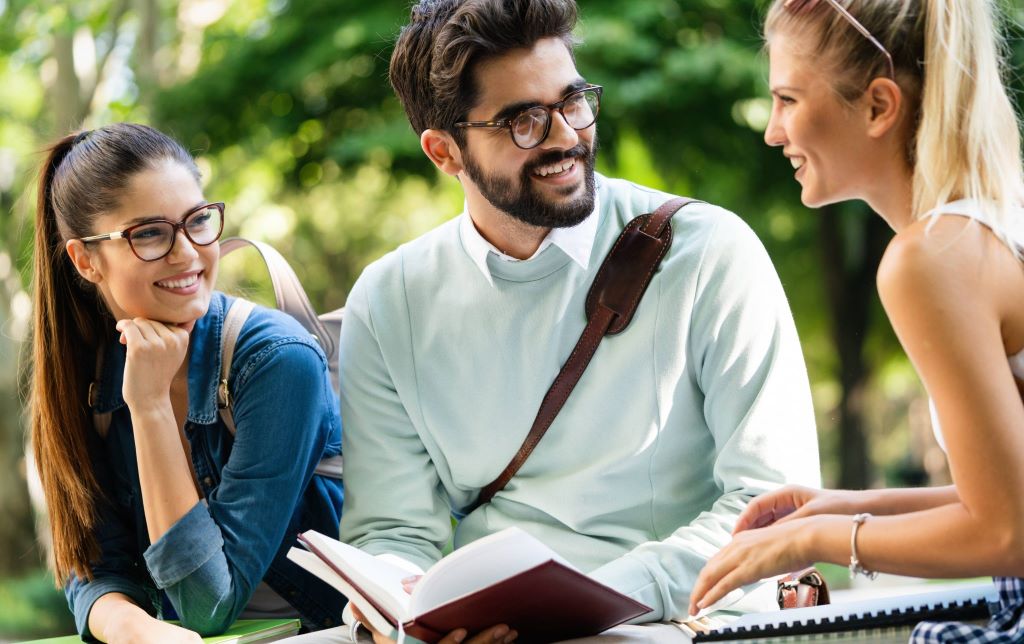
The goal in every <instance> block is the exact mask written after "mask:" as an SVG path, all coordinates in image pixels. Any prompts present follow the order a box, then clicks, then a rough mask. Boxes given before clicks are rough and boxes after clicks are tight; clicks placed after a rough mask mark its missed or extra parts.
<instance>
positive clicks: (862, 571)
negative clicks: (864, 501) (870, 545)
mask: <svg viewBox="0 0 1024 644" xmlns="http://www.w3.org/2000/svg"><path fill="white" fill-rule="evenodd" d="M870 516H871V515H870V514H869V513H867V512H862V513H861V514H857V515H854V517H853V529H852V530H850V579H853V578H854V577H856V576H857V575H864V576H865V577H867V578H868V579H874V578H875V577H877V576H878V573H877V572H876V571H873V570H868V569H867V568H865V567H864V566H862V565H860V558H859V557H858V556H857V529H858V528H860V526H861V524H862V523H864V522H865V521H867V520H868V517H870Z"/></svg>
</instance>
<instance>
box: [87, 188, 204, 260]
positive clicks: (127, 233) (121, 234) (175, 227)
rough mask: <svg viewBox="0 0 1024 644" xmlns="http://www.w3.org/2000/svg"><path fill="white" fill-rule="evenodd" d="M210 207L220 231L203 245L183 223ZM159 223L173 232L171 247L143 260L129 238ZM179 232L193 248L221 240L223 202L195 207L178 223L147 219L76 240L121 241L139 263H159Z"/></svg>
mask: <svg viewBox="0 0 1024 644" xmlns="http://www.w3.org/2000/svg"><path fill="white" fill-rule="evenodd" d="M211 206H212V207H214V208H216V209H217V210H218V211H219V212H220V230H218V231H217V236H216V237H214V238H213V239H212V240H210V241H208V242H206V243H205V244H201V243H199V242H197V241H196V240H194V239H192V235H190V234H189V233H188V229H187V228H186V227H185V222H186V221H187V220H188V218H189V217H191V216H192V215H194V214H196V213H197V212H199V211H201V210H204V209H206V208H209V207H211ZM160 223H163V224H170V226H171V229H172V231H173V232H172V234H171V245H170V246H168V247H167V251H166V252H165V253H164V254H163V255H161V256H160V257H154V258H153V259H144V258H142V257H141V256H140V255H139V253H138V251H136V250H135V245H134V244H132V237H131V234H132V231H133V230H135V229H137V228H142V227H143V226H152V225H153V224H160ZM179 230H180V231H181V232H182V233H184V234H185V239H187V240H188V241H189V242H190V243H191V244H192V245H193V246H209V245H210V244H212V243H214V242H216V241H217V240H219V239H220V238H221V235H223V234H224V202H223V201H212V202H210V203H204V204H201V205H199V206H196V207H195V208H192V209H191V210H189V211H188V212H186V213H185V214H184V215H182V216H181V219H180V220H179V221H178V223H174V222H173V221H170V220H168V219H161V218H156V219H147V220H146V221H142V222H139V223H137V224H135V225H133V226H128V227H127V228H125V229H124V230H115V231H114V232H112V233H103V234H101V235H91V236H89V237H80V238H79V239H78V241H80V242H82V243H83V244H88V243H90V242H98V241H108V240H111V239H123V240H125V241H126V242H128V248H129V249H131V251H132V254H133V255H135V256H136V257H138V258H139V261H142V262H157V261H160V260H161V259H163V258H164V257H167V256H168V255H170V254H171V251H173V250H174V243H175V242H176V241H177V240H178V231H179Z"/></svg>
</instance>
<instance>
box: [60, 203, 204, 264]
mask: <svg viewBox="0 0 1024 644" xmlns="http://www.w3.org/2000/svg"><path fill="white" fill-rule="evenodd" d="M179 230H180V231H181V232H183V233H185V237H187V238H188V240H189V241H190V242H192V243H193V244H195V245H196V246H209V245H210V244H212V243H213V242H215V241H217V240H218V239H220V235H221V233H222V232H224V203H223V202H217V203H207V204H203V205H201V206H197V207H196V208H193V209H192V210H189V211H188V212H187V213H185V215H184V216H183V217H182V218H181V221H179V222H178V223H174V222H172V221H167V220H166V219H153V220H151V221H144V222H142V223H141V224H136V225H134V226H129V227H127V228H125V229H124V230H119V231H116V232H112V233H105V234H103V235H93V236H91V237H82V238H81V239H79V240H78V241H80V242H84V243H89V242H97V241H107V240H110V239H124V240H127V242H128V247H129V248H131V249H132V252H133V253H135V256H136V257H138V258H139V259H141V260H142V261H144V262H155V261H156V260H158V259H163V258H164V257H166V256H167V255H168V254H170V252H171V249H173V248H174V240H175V239H177V237H178V231H179Z"/></svg>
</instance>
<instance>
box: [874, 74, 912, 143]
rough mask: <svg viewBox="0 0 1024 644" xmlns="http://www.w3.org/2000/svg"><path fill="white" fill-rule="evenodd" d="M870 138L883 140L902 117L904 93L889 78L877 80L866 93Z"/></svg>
mask: <svg viewBox="0 0 1024 644" xmlns="http://www.w3.org/2000/svg"><path fill="white" fill-rule="evenodd" d="M864 99H865V100H866V101H867V105H866V108H867V110H868V112H867V118H868V128H867V132H868V136H871V137H874V138H881V137H883V136H885V135H887V134H889V133H890V132H892V131H893V128H895V127H896V126H897V125H898V124H899V122H900V118H901V116H902V107H903V92H902V90H900V86H899V85H897V84H896V83H895V81H893V80H892V79H889V78H876V79H875V80H873V81H871V84H870V85H868V88H867V90H866V91H865V92H864Z"/></svg>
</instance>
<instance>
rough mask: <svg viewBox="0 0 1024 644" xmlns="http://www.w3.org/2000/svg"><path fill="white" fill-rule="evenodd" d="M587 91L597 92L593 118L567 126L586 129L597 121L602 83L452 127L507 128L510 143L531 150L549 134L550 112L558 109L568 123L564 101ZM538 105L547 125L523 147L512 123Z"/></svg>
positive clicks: (461, 122)
mask: <svg viewBox="0 0 1024 644" xmlns="http://www.w3.org/2000/svg"><path fill="white" fill-rule="evenodd" d="M589 91H594V92H596V93H597V109H596V110H594V120H593V121H591V122H590V123H587V124H586V125H584V126H583V127H573V126H572V125H569V127H571V128H572V129H574V130H576V131H577V132H579V131H580V130H585V129H587V128H588V127H590V126H591V125H593V124H594V123H597V115H598V113H599V112H600V111H601V95H602V94H603V93H604V87H603V86H602V85H587V86H586V87H581V88H579V89H576V90H573V91H571V92H569V93H568V94H566V95H565V96H563V97H562V100H560V101H558V102H555V103H552V104H550V105H533V106H531V107H528V108H526V109H523V110H520V111H518V112H516V113H515V114H513V115H512V116H510V117H509V118H507V119H498V120H495V121H458V122H456V123H455V124H454V125H453V126H452V127H458V128H466V127H501V128H507V129H508V134H509V137H511V138H512V143H513V144H515V146H516V147H517V148H519V149H520V150H532V149H534V148H535V147H537V146H539V145H540V144H541V143H543V142H544V141H546V140H547V138H548V135H549V134H551V122H552V121H553V120H554V117H553V116H552V115H551V112H552V111H554V110H558V113H559V114H561V115H562V119H564V120H565V123H566V125H568V124H569V119H567V118H566V117H565V112H564V111H563V108H564V107H565V103H566V102H567V101H568V100H569V99H570V98H571V97H573V96H575V95H576V94H582V93H583V92H589ZM538 107H543V108H544V109H545V110H547V113H548V122H547V125H546V126H545V127H544V134H543V135H542V136H541V137H540V139H538V140H537V143H535V144H534V145H531V146H530V147H523V146H522V145H519V142H518V141H516V135H515V132H513V131H512V123H513V122H514V121H515V120H516V119H517V118H519V117H520V116H522V115H523V114H525V113H526V112H529V111H530V110H535V109H537V108H538Z"/></svg>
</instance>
